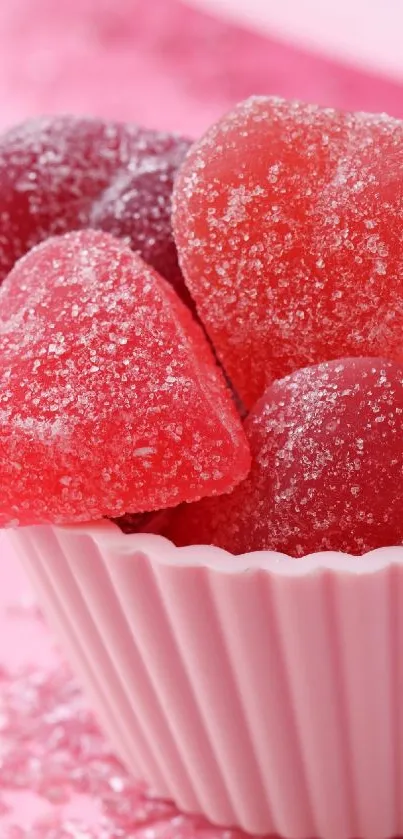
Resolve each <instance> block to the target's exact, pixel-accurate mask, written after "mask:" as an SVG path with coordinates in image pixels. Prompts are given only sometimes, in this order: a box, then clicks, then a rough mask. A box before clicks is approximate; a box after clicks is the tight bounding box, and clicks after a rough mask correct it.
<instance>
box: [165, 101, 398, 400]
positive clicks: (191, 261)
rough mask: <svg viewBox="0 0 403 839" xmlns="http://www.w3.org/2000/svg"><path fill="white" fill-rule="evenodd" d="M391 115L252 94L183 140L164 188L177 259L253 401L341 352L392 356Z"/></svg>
mask: <svg viewBox="0 0 403 839" xmlns="http://www.w3.org/2000/svg"><path fill="white" fill-rule="evenodd" d="M402 183H403V122H399V121H397V120H394V119H391V118H389V117H386V116H384V115H381V116H373V115H368V114H359V113H358V114H345V113H339V112H336V111H333V110H330V109H323V108H319V107H317V106H314V105H303V104H300V103H296V102H285V101H282V100H280V99H274V98H266V97H254V98H251V99H249V100H247V101H246V102H244V103H242V104H241V105H239V106H238V107H236V108H235V109H234V110H233V111H232V112H231V113H230V114H228V115H227V116H225V117H224V118H223V119H222V120H220V122H218V123H217V124H216V125H215V126H213V127H212V128H211V129H210V130H209V131H208V132H207V134H206V135H205V136H204V137H203V138H202V139H201V140H200V141H199V142H198V143H196V144H195V146H194V147H193V148H192V150H191V151H190V153H189V155H188V157H187V158H186V160H185V163H184V165H183V168H182V170H181V173H180V176H179V177H178V180H177V186H176V190H175V192H174V201H173V206H174V213H173V226H174V233H175V238H176V243H177V247H178V252H179V257H180V264H181V267H182V270H183V273H184V276H185V280H186V283H187V285H188V287H189V289H190V292H191V294H192V297H193V298H194V300H195V301H196V305H197V309H198V313H199V316H200V318H201V320H202V322H203V323H204V325H205V327H206V329H207V331H208V333H209V335H210V338H211V340H212V342H213V344H214V346H215V349H216V351H217V354H218V356H219V358H220V360H221V362H222V363H223V365H224V367H225V369H226V371H227V374H228V375H229V378H230V379H231V381H232V383H233V385H234V386H235V389H236V390H237V391H238V393H239V395H240V397H241V398H242V399H243V401H244V402H245V404H246V406H247V407H248V408H251V407H252V405H253V404H254V403H255V401H256V400H257V399H258V398H259V397H260V396H261V395H262V393H263V392H264V390H265V388H266V387H267V386H268V384H270V383H271V382H272V381H273V380H274V379H276V378H281V377H283V376H286V375H288V374H289V373H291V372H293V371H294V370H296V369H298V368H301V367H305V366H307V365H310V364H315V363H319V362H322V361H326V360H331V359H335V358H339V357H341V356H381V357H386V358H392V359H394V360H397V361H399V360H402V359H403V337H402V336H403V250H402V247H401V230H402V225H403V190H402Z"/></svg>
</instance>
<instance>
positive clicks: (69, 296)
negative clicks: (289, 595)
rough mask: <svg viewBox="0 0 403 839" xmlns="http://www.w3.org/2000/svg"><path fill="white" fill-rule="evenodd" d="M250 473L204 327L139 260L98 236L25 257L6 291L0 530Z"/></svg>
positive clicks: (151, 505) (182, 492)
mask: <svg viewBox="0 0 403 839" xmlns="http://www.w3.org/2000/svg"><path fill="white" fill-rule="evenodd" d="M249 466H250V456H249V449H248V445H247V442H246V438H245V435H244V432H243V430H242V426H241V423H240V420H239V418H238V416H237V413H236V410H235V408H234V406H233V402H232V399H231V396H230V395H229V392H228V389H227V387H226V385H225V382H224V378H223V376H222V374H221V372H220V371H219V369H218V367H217V365H216V363H215V361H214V358H213V355H212V353H211V350H210V347H209V345H208V343H207V340H206V338H205V336H204V334H203V332H202V330H201V328H200V327H199V326H198V325H197V324H196V322H195V321H194V319H193V317H192V315H191V314H190V312H189V311H188V309H187V307H186V306H184V304H183V303H182V302H181V301H180V300H179V298H178V297H177V295H176V293H175V292H174V291H173V289H172V288H171V286H170V285H169V284H168V283H167V282H166V281H165V280H163V279H161V277H160V276H159V275H158V274H157V273H156V272H155V271H154V270H153V269H152V268H150V267H149V266H147V265H146V264H145V262H144V261H143V260H142V259H141V258H140V257H139V256H138V255H136V254H134V253H133V251H131V250H130V249H129V248H128V247H127V246H125V245H124V243H122V242H121V241H120V240H117V239H115V238H114V237H112V236H110V234H108V233H103V232H100V231H92V230H87V231H81V232H76V233H70V234H66V235H65V236H60V237H55V238H51V239H48V240H47V241H46V242H44V243H42V244H41V245H39V246H38V247H37V248H34V249H33V250H32V251H30V252H29V253H28V254H27V255H26V256H25V257H23V258H22V259H21V260H20V261H19V262H17V264H16V265H15V267H14V269H13V270H12V271H11V273H10V274H9V275H8V277H7V278H6V280H5V281H4V283H3V285H2V287H1V289H0V486H1V494H0V526H1V525H3V526H7V525H16V524H21V525H28V524H36V523H46V522H52V523H69V522H74V521H86V520H91V519H99V518H102V517H104V516H109V517H118V516H122V515H124V514H125V513H127V512H130V513H142V512H145V511H152V510H161V509H163V508H166V507H172V506H175V505H176V504H177V503H179V502H181V501H183V500H191V499H197V498H200V497H202V496H204V495H209V494H214V493H215V492H225V491H227V490H229V489H231V488H232V487H233V486H234V485H235V484H236V483H237V482H238V481H240V480H241V479H242V478H244V477H245V475H246V474H247V472H248V469H249Z"/></svg>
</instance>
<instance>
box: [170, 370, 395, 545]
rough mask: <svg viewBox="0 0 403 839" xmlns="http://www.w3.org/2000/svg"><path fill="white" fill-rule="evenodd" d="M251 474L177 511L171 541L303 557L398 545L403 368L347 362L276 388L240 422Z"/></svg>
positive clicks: (294, 376)
mask: <svg viewBox="0 0 403 839" xmlns="http://www.w3.org/2000/svg"><path fill="white" fill-rule="evenodd" d="M245 431H246V435H247V437H248V440H249V443H250V446H251V451H252V469H251V472H250V474H249V476H248V477H247V478H246V480H245V481H243V482H242V483H241V484H240V485H239V486H238V487H237V488H236V489H235V490H234V491H233V492H232V493H231V494H229V495H225V496H222V497H221V498H216V499H211V500H210V499H209V500H205V501H201V502H199V503H197V504H193V505H189V506H187V505H184V506H183V507H182V508H180V509H179V510H178V511H177V513H176V514H175V516H174V519H173V522H172V524H171V526H169V525H168V527H167V529H166V533H167V535H168V536H170V538H172V539H173V540H174V541H175V542H176V543H177V544H180V545H183V544H190V543H192V544H195V543H198V544H199V543H203V544H204V543H207V544H209V543H211V544H214V545H218V546H221V547H223V548H226V549H227V550H229V551H232V552H233V553H236V554H239V553H246V552H247V551H255V550H260V549H263V548H266V549H271V550H276V551H281V552H283V553H286V554H289V555H291V556H294V557H300V556H303V555H304V554H308V553H311V552H314V551H321V550H340V551H344V552H347V553H352V554H363V553H364V552H366V551H368V550H371V549H372V548H377V547H381V546H386V545H400V544H403V515H402V511H403V367H402V366H400V365H398V364H396V363H395V362H392V361H383V360H379V359H372V358H370V359H368V358H366V359H344V360H341V361H332V362H329V363H324V364H319V365H317V366H312V367H308V368H306V369H303V370H299V371H298V372H296V373H294V374H292V375H290V376H288V377H287V378H285V379H282V380H280V381H277V382H275V383H274V384H273V385H271V387H269V388H268V389H267V391H266V392H265V394H264V396H263V397H262V398H261V399H260V401H259V402H258V403H257V404H256V406H255V407H254V409H253V411H252V412H251V414H250V415H249V417H248V419H247V420H246V422H245Z"/></svg>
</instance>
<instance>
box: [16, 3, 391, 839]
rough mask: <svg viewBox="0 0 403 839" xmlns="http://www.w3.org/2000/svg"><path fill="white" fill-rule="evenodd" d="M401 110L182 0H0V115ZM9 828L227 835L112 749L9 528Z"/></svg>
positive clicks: (54, 833) (43, 832) (386, 87)
mask: <svg viewBox="0 0 403 839" xmlns="http://www.w3.org/2000/svg"><path fill="white" fill-rule="evenodd" d="M253 92H255V93H263V92H266V93H277V94H280V95H284V96H294V97H300V98H303V99H307V100H312V101H315V100H316V101H319V102H321V103H324V104H328V105H336V106H344V107H348V108H360V109H367V110H385V111H388V112H390V113H392V114H394V115H402V116H403V87H402V86H400V85H399V84H398V83H396V82H393V81H391V80H388V79H386V78H384V79H380V78H377V77H376V75H373V76H371V75H370V74H368V73H363V72H360V71H358V70H354V69H351V68H350V69H349V68H347V67H343V66H341V65H338V64H337V63H334V62H331V61H327V60H325V59H323V58H318V57H315V56H312V55H309V54H308V53H304V52H303V51H300V50H298V49H296V48H293V47H291V46H287V45H286V44H283V43H280V42H279V41H276V40H275V39H273V38H270V37H269V36H265V37H263V36H261V35H258V34H256V33H255V34H254V33H253V32H252V31H251V32H247V31H246V30H243V29H242V28H239V27H237V26H236V25H234V24H231V23H225V21H223V20H222V21H219V20H218V19H215V18H214V17H209V16H208V15H204V14H202V13H201V12H199V11H197V10H195V9H192V8H187V7H186V6H185V5H182V3H180V2H179V0H120V2H116V0H57V2H54V0H14V2H13V3H1V4H0V125H1V126H3V127H4V126H7V125H10V124H12V123H13V122H15V121H18V120H22V119H24V118H26V117H27V116H31V115H35V114H38V113H44V112H48V113H54V112H66V111H74V112H77V113H92V114H98V115H105V116H109V117H115V118H122V119H123V118H127V119H132V120H136V121H139V122H142V123H146V124H148V125H150V126H158V127H164V128H168V129H176V130H179V131H182V132H185V133H188V134H190V135H196V134H197V133H198V132H200V131H202V130H203V129H204V128H205V127H206V126H207V125H208V124H209V122H211V121H212V120H213V119H215V118H216V117H217V116H218V115H219V114H220V113H221V112H222V111H223V110H225V109H226V108H228V107H230V106H231V105H232V104H233V103H234V102H236V101H237V100H239V99H242V98H244V97H246V96H248V95H249V94H251V93H253ZM0 559H1V562H0V836H1V839H73V837H74V839H95V837H97V839H123V837H124V839H134V837H139V839H140V837H141V839H159V837H161V839H173V837H174V836H175V839H178V838H179V839H188V838H189V839H191V837H195V836H196V834H197V835H202V836H205V837H206V839H207V837H211V839H213V838H214V839H218V837H223V836H224V835H225V839H230V837H231V836H232V834H231V833H229V832H227V833H225V834H223V832H220V831H217V830H214V829H212V828H209V827H208V826H206V825H203V823H202V822H201V821H200V820H195V819H189V818H184V817H182V816H181V815H180V814H178V813H177V812H176V811H175V809H174V808H173V807H172V805H170V804H167V803H166V802H158V801H154V800H153V799H149V798H147V797H145V796H144V794H143V791H142V790H141V788H140V787H139V786H138V785H136V784H134V783H133V782H131V781H130V780H129V779H128V778H127V777H126V775H125V773H124V771H123V770H122V768H121V767H120V766H119V765H118V763H117V762H116V761H115V759H114V758H113V755H111V754H110V751H109V748H108V745H107V744H106V743H105V741H104V739H103V737H102V735H101V734H100V733H99V731H98V729H97V727H96V724H95V723H94V721H93V719H92V716H91V713H90V711H89V709H88V707H87V705H86V702H85V699H83V697H82V696H81V693H80V691H79V690H78V688H77V686H76V684H75V682H74V680H73V679H72V677H71V675H70V672H69V670H68V668H66V666H65V664H64V663H63V659H62V656H61V654H60V653H59V652H58V651H57V649H56V648H55V646H54V642H53V638H52V636H51V634H50V632H49V631H48V630H47V629H46V626H45V624H44V623H43V621H42V619H41V617H40V614H39V612H38V609H37V607H36V606H35V601H34V599H33V595H32V592H31V590H30V586H29V583H28V581H27V580H26V578H25V576H24V573H23V571H22V569H21V567H20V566H19V564H18V561H17V560H16V558H15V557H14V556H12V555H11V553H10V551H9V550H8V549H7V548H6V542H5V539H4V537H2V536H1V534H0Z"/></svg>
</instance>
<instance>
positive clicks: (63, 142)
mask: <svg viewBox="0 0 403 839" xmlns="http://www.w3.org/2000/svg"><path fill="white" fill-rule="evenodd" d="M188 148H189V142H188V141H187V140H184V139H183V138H180V137H175V136H173V135H170V134H165V133H162V132H158V131H149V130H147V129H143V128H139V127H137V126H135V125H125V124H122V123H113V122H111V123H109V122H105V121H103V120H100V119H88V118H79V117H67V116H66V117H64V116H56V117H49V118H44V119H39V120H30V121H28V122H26V123H24V124H23V125H21V126H18V127H17V128H14V129H12V130H11V131H9V132H7V133H6V134H3V135H2V136H1V137H0V192H1V213H0V282H1V281H2V280H3V279H4V277H5V276H6V275H7V273H8V272H9V271H10V270H11V268H12V267H13V265H14V263H15V262H16V260H17V259H18V258H19V257H21V256H22V255H23V254H24V253H26V252H27V251H28V250H29V249H30V248H32V247H33V246H34V245H36V244H38V243H39V242H41V241H43V240H44V239H46V238H47V237H48V236H50V235H54V234H60V233H65V232H67V231H69V230H77V229H80V228H86V227H94V228H100V229H104V230H109V231H110V232H111V233H113V234H114V235H116V236H118V237H119V238H125V240H126V242H127V243H128V244H129V245H130V246H131V247H132V248H133V250H136V251H139V253H140V254H141V255H142V256H143V258H144V259H145V260H146V261H147V262H149V263H150V265H152V266H153V267H154V268H156V269H157V270H158V271H159V272H160V273H162V274H163V276H164V277H166V279H168V280H169V281H170V282H171V283H172V284H173V285H174V286H175V288H176V290H177V291H178V293H179V294H181V296H183V297H184V298H185V300H186V302H187V303H189V302H190V296H189V293H188V292H187V290H186V287H185V285H184V283H183V279H182V276H181V273H180V270H179V267H178V261H177V254H176V248H175V244H174V241H173V236H172V230H171V221H170V213H171V192H172V185H173V179H174V176H175V173H176V170H177V168H178V166H179V164H180V163H181V162H182V160H183V157H184V155H185V153H186V151H187V149H188Z"/></svg>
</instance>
